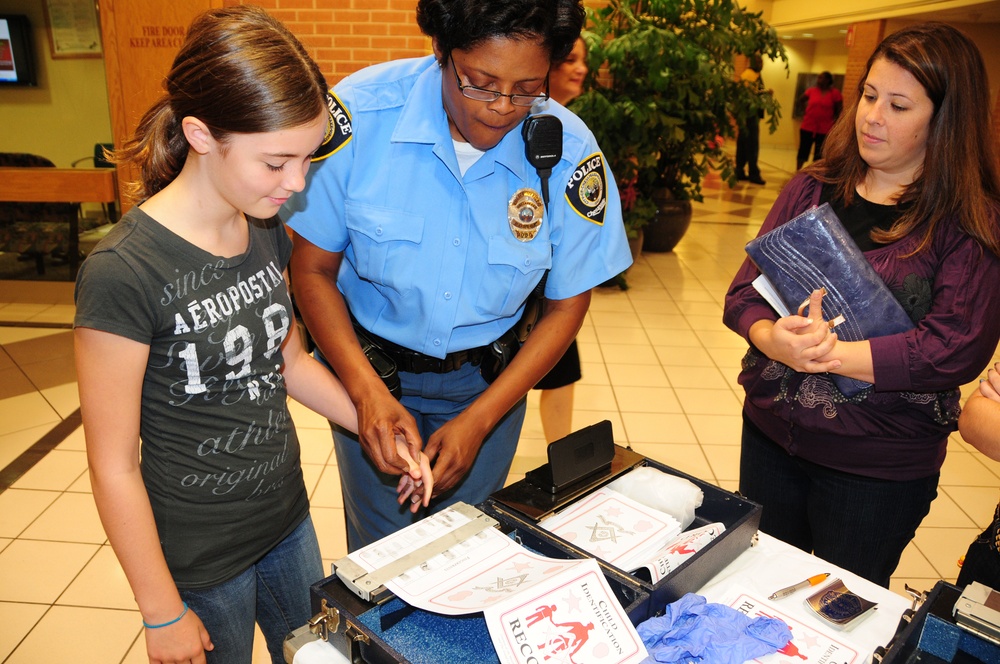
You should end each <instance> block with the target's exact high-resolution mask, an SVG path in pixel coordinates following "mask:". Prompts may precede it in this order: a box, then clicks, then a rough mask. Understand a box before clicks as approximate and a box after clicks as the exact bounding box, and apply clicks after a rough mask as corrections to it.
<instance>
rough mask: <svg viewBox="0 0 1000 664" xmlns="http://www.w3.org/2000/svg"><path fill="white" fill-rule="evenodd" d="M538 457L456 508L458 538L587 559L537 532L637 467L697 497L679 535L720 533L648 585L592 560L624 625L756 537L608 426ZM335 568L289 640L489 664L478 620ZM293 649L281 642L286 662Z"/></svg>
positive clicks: (704, 486) (743, 514) (735, 511)
mask: <svg viewBox="0 0 1000 664" xmlns="http://www.w3.org/2000/svg"><path fill="white" fill-rule="evenodd" d="M548 455H549V460H550V463H549V464H546V466H542V467H540V468H538V469H535V470H533V471H530V472H529V473H527V474H526V476H525V479H523V480H521V481H518V482H516V483H514V484H511V485H509V486H507V487H505V488H504V489H501V490H500V491H498V492H496V493H494V494H493V495H492V496H490V497H489V498H488V499H487V500H486V501H485V502H483V503H482V504H480V505H477V506H475V507H471V506H467V505H466V506H462V507H461V509H462V510H466V512H465V513H466V514H467V515H468V516H469V518H470V524H469V525H468V526H467V528H469V529H471V530H475V529H481V528H497V529H499V530H500V531H501V532H502V533H503V534H505V535H507V536H508V537H510V538H512V539H513V540H514V541H516V542H518V543H519V544H521V545H522V546H523V547H525V548H526V549H529V550H531V551H533V552H535V553H537V554H540V555H542V556H546V557H549V558H556V559H563V560H572V559H584V558H593V557H594V556H593V555H591V554H589V553H587V552H586V551H584V550H583V549H581V548H579V547H577V546H575V545H573V544H572V543H570V542H568V541H566V540H563V539H562V538H560V537H558V536H556V535H554V534H553V533H551V532H549V531H547V530H545V529H544V528H542V527H540V526H539V525H538V522H539V521H540V520H541V519H542V518H544V517H545V516H547V515H550V514H553V513H555V512H558V511H559V510H560V509H563V508H565V507H567V506H569V505H571V504H572V503H574V502H575V501H578V500H580V499H581V498H583V497H585V496H587V495H589V494H591V493H593V492H594V491H597V490H598V489H600V488H601V487H603V486H605V485H607V484H608V483H609V482H611V481H612V480H614V479H616V478H618V477H620V476H622V475H624V474H625V473H627V472H629V471H631V470H633V469H635V468H638V467H641V466H647V465H648V466H652V467H654V468H656V469H658V470H661V471H663V472H666V473H669V474H672V475H676V476H679V477H682V478H684V479H687V480H689V481H690V482H692V483H694V484H695V485H697V486H698V487H699V488H700V489H701V491H702V492H703V494H704V498H703V501H702V504H701V506H700V507H699V508H697V509H696V510H695V519H694V522H693V523H692V524H691V525H690V527H689V530H690V529H694V528H698V527H700V526H703V525H706V524H711V523H716V522H721V523H723V524H724V525H725V531H724V532H723V533H722V534H721V535H719V536H718V537H716V538H715V539H714V540H712V541H711V542H709V543H708V544H707V545H705V546H704V548H702V549H701V550H700V551H698V552H697V553H695V554H694V555H693V556H691V557H690V558H688V559H687V560H685V562H684V563H683V564H681V565H679V566H678V567H677V568H676V569H675V570H673V571H672V572H671V573H669V574H668V575H667V576H666V577H664V578H663V579H661V580H660V581H659V582H656V583H653V582H651V581H650V580H649V578H642V576H641V575H633V574H629V573H628V572H627V571H625V570H621V569H618V568H615V567H613V566H611V565H609V564H608V563H606V562H604V561H602V560H600V559H599V558H598V559H597V562H598V564H599V566H600V570H601V572H602V573H603V574H604V577H605V579H606V581H607V584H608V587H609V589H610V590H611V592H612V593H613V594H614V596H615V598H616V599H617V600H618V602H619V603H620V604H621V606H622V608H623V609H624V612H625V613H626V614H627V616H628V618H629V620H630V621H631V622H632V623H633V624H638V623H640V622H642V621H644V620H645V619H646V618H649V617H651V616H654V615H657V614H659V613H662V612H663V610H664V607H665V606H666V604H668V603H670V602H673V601H675V600H677V599H679V598H680V597H681V596H682V595H684V594H685V593H688V592H694V591H696V590H697V589H699V588H700V587H701V586H703V585H704V584H705V583H707V582H708V581H709V580H710V579H711V578H712V577H713V576H715V575H716V574H717V573H718V572H720V571H721V570H722V569H723V568H725V567H726V566H727V565H729V564H730V563H731V562H732V561H733V560H735V559H736V558H737V557H738V556H739V555H740V554H741V553H742V552H743V551H745V550H746V549H747V548H748V547H749V546H750V544H751V540H752V538H753V536H754V534H755V533H756V532H757V528H758V525H759V523H760V511H761V508H760V506H759V505H757V504H756V503H752V502H750V501H747V500H745V499H743V498H741V497H739V496H737V495H736V494H733V493H731V492H728V491H725V490H723V489H720V488H719V487H716V486H715V485H712V484H709V483H707V482H703V481H702V480H699V479H697V478H694V477H692V476H690V475H686V474H684V473H682V472H680V471H678V470H675V469H673V468H670V467H669V466H666V465H664V464H662V463H659V462H657V461H654V460H652V459H648V458H646V457H644V456H642V455H641V454H638V453H636V452H634V451H633V450H631V449H628V448H624V447H621V446H618V445H615V444H614V440H613V436H612V431H611V423H610V422H607V421H604V422H601V423H598V424H595V425H593V426H590V427H586V428H584V429H581V430H580V431H577V432H574V433H572V434H570V435H569V436H567V437H566V438H563V439H562V440H560V441H556V442H554V443H552V444H551V445H550V446H549V451H548ZM448 544H449V542H440V543H431V544H430V545H428V547H422V548H421V550H419V551H414V552H411V554H410V555H408V556H406V564H408V565H411V566H412V565H418V564H420V561H419V560H416V558H420V557H421V556H423V557H429V556H431V555H436V553H438V552H439V551H440V550H441V547H442V546H447V545H448ZM424 548H426V549H427V550H423V549H424ZM337 565H340V566H339V567H338V568H337V569H336V571H335V573H334V574H332V575H331V576H329V577H327V578H325V579H323V580H321V581H319V582H318V583H316V584H314V585H313V586H312V587H311V597H312V605H313V607H312V608H313V612H314V614H315V616H314V618H313V620H311V621H310V625H308V626H304V627H303V628H300V629H299V630H296V631H295V632H293V633H292V635H290V636H289V639H290V640H292V639H293V637H296V635H298V638H300V639H308V638H315V636H311V635H310V634H307V632H311V634H312V635H317V636H319V637H320V638H322V639H324V640H327V641H329V642H330V643H332V644H333V645H334V646H335V647H336V649H337V650H338V651H340V652H341V653H343V654H344V655H345V656H346V657H347V658H348V659H349V660H350V661H352V662H368V663H369V664H383V663H385V664H387V663H390V662H411V663H414V664H418V663H425V662H426V663H428V664H431V663H435V662H463V663H470V664H478V663H489V664H493V663H496V662H499V659H498V657H497V655H496V653H495V651H494V648H493V645H492V642H491V639H490V634H489V632H488V629H487V626H486V621H485V619H484V618H483V614H482V613H473V614H469V615H464V616H449V615H442V614H437V613H432V612H430V611H425V610H423V609H419V608H416V607H413V606H410V605H409V604H407V603H405V602H403V601H402V600H401V599H399V598H397V597H395V596H394V595H393V594H392V593H391V592H388V591H386V590H385V588H384V587H383V586H381V583H382V581H383V575H384V574H394V573H396V572H395V571H394V570H392V569H385V570H382V569H379V570H376V571H375V572H371V573H365V571H364V570H358V569H352V568H351V564H350V561H348V559H346V558H345V559H343V560H341V561H338V563H337ZM387 567H388V566H387ZM295 647H296V646H295V645H294V644H290V643H289V642H286V652H285V656H286V658H287V661H289V662H291V661H292V657H293V656H294V648H295ZM290 650H291V652H290Z"/></svg>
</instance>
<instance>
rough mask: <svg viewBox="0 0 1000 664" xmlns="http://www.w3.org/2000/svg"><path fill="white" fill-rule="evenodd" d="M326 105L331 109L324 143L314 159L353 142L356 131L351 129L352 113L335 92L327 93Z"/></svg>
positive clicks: (327, 155)
mask: <svg viewBox="0 0 1000 664" xmlns="http://www.w3.org/2000/svg"><path fill="white" fill-rule="evenodd" d="M326 107H327V109H329V111H330V115H329V116H328V117H327V122H326V134H325V135H324V136H323V143H322V144H321V145H320V146H319V149H318V150H316V152H315V153H314V154H313V156H312V160H313V161H322V160H323V159H326V158H327V157H329V156H330V155H332V154H333V153H334V152H336V151H337V150H339V149H340V148H342V147H344V146H345V145H347V144H348V143H350V142H351V138H353V137H354V132H353V131H352V129H351V114H350V113H348V112H347V107H346V106H344V104H343V103H341V101H340V100H339V99H337V95H335V94H333V92H327V93H326Z"/></svg>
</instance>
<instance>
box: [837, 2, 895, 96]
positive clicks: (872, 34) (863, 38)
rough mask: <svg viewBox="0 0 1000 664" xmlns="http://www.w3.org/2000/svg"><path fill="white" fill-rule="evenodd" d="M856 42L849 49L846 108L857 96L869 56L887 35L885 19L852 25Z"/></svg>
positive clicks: (846, 74)
mask: <svg viewBox="0 0 1000 664" xmlns="http://www.w3.org/2000/svg"><path fill="white" fill-rule="evenodd" d="M851 29H852V30H853V33H854V42H853V43H852V44H851V45H850V46H849V47H848V49H847V70H846V72H845V74H844V89H843V90H842V93H843V95H844V108H850V106H851V104H853V103H854V100H855V98H856V97H857V90H858V83H859V82H860V81H861V77H862V76H863V75H864V73H865V65H866V64H867V63H868V58H870V57H871V54H872V53H874V52H875V48H876V47H877V46H878V45H879V44H880V43H882V39H883V38H884V37H885V20H882V19H879V20H875V21H862V22H861V23H855V24H854V25H853V26H851Z"/></svg>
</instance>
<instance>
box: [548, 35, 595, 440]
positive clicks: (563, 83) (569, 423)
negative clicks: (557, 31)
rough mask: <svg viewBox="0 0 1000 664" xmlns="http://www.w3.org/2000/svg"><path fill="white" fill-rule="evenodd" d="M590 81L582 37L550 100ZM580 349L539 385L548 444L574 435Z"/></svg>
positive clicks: (554, 74)
mask: <svg viewBox="0 0 1000 664" xmlns="http://www.w3.org/2000/svg"><path fill="white" fill-rule="evenodd" d="M586 77H587V42H585V41H583V38H582V37H580V38H578V39H577V40H576V43H575V44H573V50H572V51H570V52H569V55H567V56H566V58H565V59H564V60H563V61H562V62H559V63H558V64H555V65H553V66H552V69H550V70H549V98H550V99H551V100H552V101H556V102H559V103H560V104H562V105H563V106H568V105H569V103H570V102H571V101H573V100H574V99H576V98H577V97H579V96H580V93H582V92H583V81H584V79H585V78H586ZM581 376H582V373H581V371H580V349H579V348H578V347H577V343H576V339H575V338H574V339H573V341H572V343H570V345H569V348H567V349H566V352H565V353H563V355H562V357H560V358H559V361H558V362H556V365H555V366H554V367H552V369H551V370H550V371H549V373H547V374H546V375H545V377H544V378H542V379H541V380H540V381H538V383H537V384H536V385H535V389H536V390H541V392H542V393H541V395H540V397H539V400H538V410H539V414H540V416H541V418H542V431H543V432H544V434H545V442H547V443H551V442H552V441H554V440H559V439H560V438H564V437H566V436H568V435H569V434H570V433H571V432H572V431H573V392H574V386H573V384H574V383H576V382H577V381H578V380H580V378H581Z"/></svg>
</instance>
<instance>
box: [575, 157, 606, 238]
mask: <svg viewBox="0 0 1000 664" xmlns="http://www.w3.org/2000/svg"><path fill="white" fill-rule="evenodd" d="M566 200H567V201H568V202H569V205H570V207H571V208H573V210H574V211H575V212H576V213H577V214H578V215H580V216H581V217H583V218H584V219H586V220H588V221H592V222H594V223H595V224H597V225H599V226H600V225H603V224H604V211H605V209H606V208H607V207H608V176H607V172H606V171H605V169H604V155H602V154H601V153H600V152H597V153H595V154H592V155H590V156H589V157H587V158H586V159H584V160H583V161H582V162H580V165H579V166H577V167H576V170H575V171H573V175H571V176H570V178H569V182H568V183H567V184H566Z"/></svg>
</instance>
